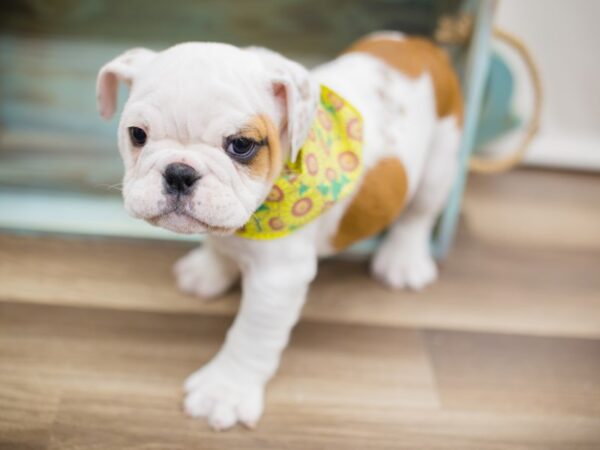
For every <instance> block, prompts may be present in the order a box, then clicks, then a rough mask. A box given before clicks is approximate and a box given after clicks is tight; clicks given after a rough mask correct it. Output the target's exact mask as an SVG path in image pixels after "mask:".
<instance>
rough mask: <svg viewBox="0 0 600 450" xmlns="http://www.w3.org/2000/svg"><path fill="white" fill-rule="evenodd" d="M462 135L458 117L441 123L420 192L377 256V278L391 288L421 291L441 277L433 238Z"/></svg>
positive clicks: (456, 164) (452, 174)
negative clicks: (438, 271)
mask: <svg viewBox="0 0 600 450" xmlns="http://www.w3.org/2000/svg"><path fill="white" fill-rule="evenodd" d="M460 135H461V132H460V128H459V127H458V126H457V124H456V121H455V119H454V117H449V118H445V119H442V120H440V121H439V122H438V124H437V127H436V130H435V134H434V137H433V139H432V142H431V145H430V148H429V152H428V156H427V160H426V164H425V167H424V170H423V173H422V176H421V180H420V181H419V183H418V185H417V190H416V191H415V194H414V196H413V198H412V199H411V201H410V203H409V204H408V206H407V209H406V210H405V211H404V212H403V213H402V215H401V216H400V218H399V219H398V220H397V221H396V222H395V223H394V225H392V226H391V227H390V229H389V231H388V234H387V235H386V237H385V239H384V241H383V242H382V244H381V246H380V247H379V248H378V249H377V251H376V253H375V255H374V257H373V261H372V263H371V271H372V273H373V275H374V276H375V278H377V279H378V280H380V281H382V282H383V283H384V284H386V285H387V286H389V287H391V288H395V289H400V288H410V289H417V290H418V289H421V288H423V287H425V286H426V285H427V284H429V283H431V282H433V281H435V279H436V278H437V268H436V265H435V262H434V260H433V257H432V254H431V249H430V239H431V233H432V230H433V227H434V225H435V221H436V219H437V217H438V215H439V214H440V212H441V211H442V209H443V207H444V204H445V202H446V200H447V198H448V195H449V193H450V189H451V188H452V183H453V181H454V179H455V175H456V172H457V168H458V147H459V144H460Z"/></svg>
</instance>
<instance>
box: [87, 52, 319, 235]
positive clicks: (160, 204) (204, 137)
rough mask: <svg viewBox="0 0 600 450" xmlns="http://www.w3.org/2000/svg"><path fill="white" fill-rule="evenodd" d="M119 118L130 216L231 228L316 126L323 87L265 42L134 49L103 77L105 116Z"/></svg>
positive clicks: (180, 225)
mask: <svg viewBox="0 0 600 450" xmlns="http://www.w3.org/2000/svg"><path fill="white" fill-rule="evenodd" d="M120 82H124V83H126V84H127V85H129V86H130V93H129V98H128V100H127V102H126V104H125V107H124V109H123V113H122V116H121V120H120V124H119V137H118V139H119V148H120V151H121V156H122V157H123V162H124V165H125V176H124V179H123V197H124V200H125V207H126V209H127V210H128V211H129V213H130V214H131V215H133V216H134V217H137V218H141V219H144V220H146V221H148V222H150V223H152V224H154V225H158V226H161V227H164V228H167V229H170V230H173V231H176V232H179V233H200V232H207V231H208V232H214V233H218V234H229V233H232V232H234V231H235V230H237V229H238V228H240V227H242V226H243V225H244V224H245V223H246V222H247V221H248V220H249V219H250V216H251V215H252V213H253V212H254V211H255V210H256V208H257V207H258V206H259V205H260V204H261V203H262V202H263V201H264V199H265V197H266V195H267V194H268V192H269V190H270V188H271V186H272V184H273V181H274V180H275V178H276V177H277V176H278V175H279V173H280V170H281V168H282V166H283V163H284V161H285V159H286V158H290V159H292V160H294V159H295V157H296V154H297V152H298V150H299V149H300V147H301V146H302V144H303V143H304V140H305V139H306V136H307V134H308V131H309V128H310V126H311V123H312V119H313V116H314V112H315V108H316V102H317V98H318V86H317V85H316V83H315V82H314V81H312V79H311V78H310V76H309V74H308V72H307V71H306V69H304V68H303V67H302V66H300V65H299V64H296V63H294V62H292V61H289V60H287V59H285V58H284V57H282V56H280V55H278V54H276V53H274V52H271V51H268V50H265V49H259V48H248V49H240V48H236V47H233V46H229V45H225V44H215V43H186V44H180V45H177V46H175V47H171V48H169V49H167V50H165V51H163V52H160V53H157V52H153V51H150V50H147V49H133V50H130V51H128V52H126V53H124V54H122V55H120V56H118V57H117V58H115V59H114V60H112V61H110V62H108V63H107V64H106V65H105V66H104V67H102V69H100V72H99V74H98V80H97V98H98V108H99V111H100V114H101V115H102V116H103V117H104V118H107V119H108V118H110V117H112V115H113V114H114V112H115V108H116V99H117V91H118V88H119V83H120Z"/></svg>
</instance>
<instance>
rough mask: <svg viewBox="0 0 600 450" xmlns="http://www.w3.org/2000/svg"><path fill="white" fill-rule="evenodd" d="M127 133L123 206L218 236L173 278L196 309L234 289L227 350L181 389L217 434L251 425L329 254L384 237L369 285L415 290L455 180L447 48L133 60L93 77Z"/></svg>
mask: <svg viewBox="0 0 600 450" xmlns="http://www.w3.org/2000/svg"><path fill="white" fill-rule="evenodd" d="M120 82H124V83H126V84H127V85H128V86H129V87H130V93H129V98H128V100H127V102H126V104H125V107H124V109H123V113H122V116H121V120H120V123H119V132H118V141H119V149H120V152H121V155H122V158H123V162H124V165H125V175H124V181H123V197H124V202H125V208H126V209H127V211H128V212H129V213H130V214H131V215H132V216H134V217H136V218H140V219H143V220H146V221H147V222H149V223H151V224H153V225H156V226H160V227H163V228H166V229H169V230H172V231H174V232H177V233H208V234H209V237H208V238H207V241H206V242H205V243H204V245H203V246H202V247H201V248H199V249H197V250H194V251H192V252H191V253H190V254H189V255H187V256H185V257H184V258H183V259H182V260H180V261H179V262H178V263H177V265H176V267H175V274H176V277H177V282H178V285H179V287H180V288H181V289H183V290H184V291H186V292H189V293H193V294H195V295H197V296H199V297H201V298H202V299H209V298H212V297H216V296H219V295H220V294H222V293H224V292H225V291H226V290H227V289H228V288H230V287H231V286H232V285H233V284H234V283H235V282H236V281H237V280H238V279H239V278H240V277H241V285H242V292H243V293H242V300H241V305H240V309H239V312H238V315H237V317H236V319H235V321H234V323H233V325H232V327H231V329H230V330H229V331H228V333H227V338H226V340H225V343H224V344H223V346H222V348H221V350H220V351H219V352H218V353H217V355H216V356H215V357H214V358H213V359H212V360H211V361H210V362H208V363H207V364H206V365H204V367H202V368H201V369H200V370H198V371H197V372H195V373H193V374H192V375H191V376H190V377H189V378H188V379H187V381H186V382H185V390H186V393H187V394H186V397H185V401H184V406H185V410H186V412H187V413H188V414H190V415H191V416H194V417H204V418H206V419H207V420H208V422H209V424H210V425H211V426H212V427H213V428H215V429H219V430H221V429H226V428H229V427H232V426H233V425H235V424H236V423H238V422H240V423H242V424H244V425H246V426H248V427H254V426H255V425H256V424H257V422H258V420H259V419H260V417H261V415H262V413H263V408H264V390H265V386H266V384H267V382H268V381H269V380H270V378H271V377H272V376H273V375H274V373H275V371H276V370H277V367H278V365H279V360H280V356H281V352H282V350H283V349H284V347H285V346H286V344H287V342H288V339H289V336H290V331H291V329H292V327H293V326H294V324H295V323H296V322H297V320H298V317H299V315H300V311H301V309H302V306H303V304H304V301H305V298H306V295H307V290H308V286H309V284H310V283H311V281H312V280H313V279H314V277H315V274H316V272H317V260H318V258H319V257H321V256H326V255H332V254H335V253H337V252H339V251H341V250H343V249H345V248H347V247H348V246H349V245H351V244H353V243H354V242H357V241H359V240H361V239H364V238H366V237H369V236H374V235H376V234H378V233H380V232H382V231H384V230H387V233H386V235H385V237H384V239H383V241H382V243H381V245H380V247H379V248H378V250H377V251H376V253H375V255H374V257H373V260H372V266H371V267H372V272H373V275H374V276H375V277H376V278H377V279H379V280H381V281H382V282H383V283H384V284H385V285H387V286H389V287H392V288H412V289H420V288H422V287H424V286H425V285H427V284H428V283H431V282H432V281H434V280H435V278H436V277H437V270H436V266H435V264H434V261H433V259H432V257H431V254H430V249H429V240H430V235H431V232H432V228H433V226H434V222H435V220H436V217H437V216H438V214H439V213H440V211H441V209H442V207H443V204H444V202H445V200H446V198H447V196H448V193H449V190H450V188H451V185H452V182H453V179H454V177H455V173H456V169H457V164H458V161H457V153H458V146H459V140H460V135H461V125H462V113H463V105H462V99H461V93H460V88H459V83H458V80H457V77H456V75H455V73H454V72H453V70H452V67H451V64H450V62H449V60H448V58H447V57H446V55H445V54H444V52H443V51H441V50H440V49H438V48H437V47H435V46H434V45H433V44H431V43H429V42H428V41H426V40H423V39H420V38H409V37H405V36H403V35H401V34H399V33H394V32H380V33H376V34H373V35H370V36H367V37H366V38H364V39H362V40H360V41H358V42H357V43H355V44H354V45H352V46H351V47H350V48H349V49H348V50H347V51H345V52H344V53H343V54H342V55H341V56H339V57H338V58H337V59H335V60H333V61H331V62H329V63H327V64H324V65H322V66H320V67H317V68H316V69H314V70H312V71H310V72H309V71H308V70H306V69H305V68H304V67H302V66H301V65H299V64H297V63H295V62H292V61H290V60H288V59H286V58H284V57H283V56H281V55H279V54H277V53H274V52H272V51H269V50H266V49H261V48H245V49H240V48H236V47H233V46H230V45H225V44H218V43H185V44H180V45H176V46H174V47H171V48H169V49H167V50H165V51H162V52H154V51H150V50H147V49H133V50H130V51H128V52H126V53H124V54H122V55H120V56H118V57H117V58H115V59H114V60H112V61H110V62H108V63H107V64H106V65H105V66H104V67H102V69H101V70H100V72H99V74H98V80H97V99H98V107H99V111H100V114H101V115H102V116H103V117H104V118H107V119H108V118H110V117H111V116H112V115H113V114H114V112H115V108H116V100H117V90H118V85H119V83H120Z"/></svg>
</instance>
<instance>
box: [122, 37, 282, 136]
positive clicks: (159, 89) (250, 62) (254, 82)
mask: <svg viewBox="0 0 600 450" xmlns="http://www.w3.org/2000/svg"><path fill="white" fill-rule="evenodd" d="M128 103H129V105H130V106H131V107H130V111H129V112H130V114H134V115H141V116H142V118H143V120H144V121H146V122H151V121H155V120H156V118H157V117H156V116H157V115H159V116H160V117H161V119H162V120H163V121H167V122H169V123H167V124H164V126H167V127H169V126H170V127H175V128H177V129H178V130H182V127H185V128H187V129H188V130H187V132H188V134H189V133H194V129H195V128H196V129H198V128H199V127H200V126H202V127H208V126H209V125H213V127H216V128H227V127H228V128H230V129H232V131H234V130H233V129H234V128H236V127H239V126H241V125H243V124H244V122H246V121H247V120H249V119H250V118H252V117H254V116H256V115H258V114H267V115H270V116H273V114H274V113H275V111H274V101H273V97H272V93H271V89H270V79H269V76H268V73H267V72H266V70H265V68H264V67H263V66H262V64H261V62H260V61H259V60H258V58H256V57H255V56H254V55H252V54H250V53H248V52H244V51H243V50H240V49H237V48H235V47H231V46H222V45H219V44H183V45H180V46H176V47H173V48H172V49H169V50H166V51H165V52H162V53H160V54H159V55H158V56H157V57H156V59H155V60H153V61H152V62H151V63H149V64H148V66H146V67H145V69H144V70H143V71H142V73H141V74H140V75H139V76H138V77H137V78H136V80H135V82H134V85H133V87H132V90H131V93H130V99H129V102H128ZM148 125H150V124H148ZM199 131H202V130H199ZM226 131H227V130H220V129H218V130H215V132H217V133H221V132H226Z"/></svg>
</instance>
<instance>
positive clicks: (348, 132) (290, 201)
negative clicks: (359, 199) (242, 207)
mask: <svg viewBox="0 0 600 450" xmlns="http://www.w3.org/2000/svg"><path fill="white" fill-rule="evenodd" d="M362 125H363V121H362V117H361V115H360V113H359V112H358V111H357V110H356V109H354V107H353V106H352V105H350V104H349V103H348V102H347V101H346V100H344V99H343V98H342V97H340V96H339V95H338V94H336V93H335V92H333V91H332V90H331V89H329V88H327V87H326V86H321V98H320V102H319V104H318V106H317V114H316V117H315V120H314V123H313V125H312V127H311V129H310V132H309V134H308V139H307V141H306V142H305V144H304V146H303V147H302V148H301V149H300V152H299V154H298V157H297V159H296V161H295V162H294V163H292V162H291V161H288V162H287V163H286V164H285V166H284V168H283V171H282V173H281V175H280V177H279V178H278V179H277V180H276V181H275V183H274V185H273V188H272V189H271V192H270V193H269V195H268V196H267V199H266V200H265V202H264V203H263V204H262V205H261V206H260V207H259V208H258V209H257V210H256V211H255V212H254V214H253V215H252V217H251V218H250V220H249V221H248V222H247V223H246V225H244V226H243V227H242V228H241V229H239V230H238V231H237V234H238V235H239V236H242V237H244V238H248V239H276V238H280V237H283V236H287V235H288V234H290V233H293V232H294V231H295V230H297V229H299V228H301V227H302V226H304V225H306V224H308V223H309V222H311V221H312V220H314V219H316V218H317V217H318V216H319V215H320V214H322V213H323V212H324V211H326V210H327V209H328V208H330V207H331V206H332V205H333V204H335V202H337V201H339V200H340V199H342V198H344V197H346V196H348V195H349V194H350V193H352V192H353V191H354V189H355V188H356V185H357V182H358V179H359V177H360V174H361V172H362Z"/></svg>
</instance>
